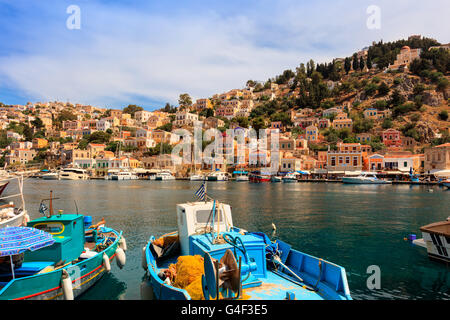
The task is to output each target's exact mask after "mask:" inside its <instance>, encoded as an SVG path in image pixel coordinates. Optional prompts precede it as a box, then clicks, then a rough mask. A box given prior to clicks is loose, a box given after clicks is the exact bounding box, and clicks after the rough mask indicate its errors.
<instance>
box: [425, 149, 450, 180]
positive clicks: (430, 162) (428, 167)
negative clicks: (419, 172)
mask: <svg viewBox="0 0 450 320" xmlns="http://www.w3.org/2000/svg"><path fill="white" fill-rule="evenodd" d="M424 167H425V168H424V169H425V173H431V174H435V173H442V174H445V173H446V172H447V173H448V176H449V177H450V143H445V144H441V145H438V146H435V147H432V148H427V149H425V164H424Z"/></svg>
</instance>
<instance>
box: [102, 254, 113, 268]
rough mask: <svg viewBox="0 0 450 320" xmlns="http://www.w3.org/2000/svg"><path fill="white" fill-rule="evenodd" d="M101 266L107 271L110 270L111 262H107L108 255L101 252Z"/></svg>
mask: <svg viewBox="0 0 450 320" xmlns="http://www.w3.org/2000/svg"><path fill="white" fill-rule="evenodd" d="M103 266H104V267H105V270H106V271H107V272H110V271H111V263H110V262H109V257H108V255H107V254H106V253H104V254H103Z"/></svg>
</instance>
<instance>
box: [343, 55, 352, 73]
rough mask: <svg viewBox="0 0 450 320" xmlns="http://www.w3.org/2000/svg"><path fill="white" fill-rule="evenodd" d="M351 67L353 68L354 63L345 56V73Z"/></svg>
mask: <svg viewBox="0 0 450 320" xmlns="http://www.w3.org/2000/svg"><path fill="white" fill-rule="evenodd" d="M351 69H352V63H351V60H350V58H348V57H347V58H345V61H344V70H345V73H346V74H348V73H349V72H350V70H351Z"/></svg>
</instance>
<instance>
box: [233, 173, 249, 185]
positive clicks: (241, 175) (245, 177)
mask: <svg viewBox="0 0 450 320" xmlns="http://www.w3.org/2000/svg"><path fill="white" fill-rule="evenodd" d="M233 174H235V175H236V182H245V181H249V180H250V178H249V177H248V172H247V171H234V172H233Z"/></svg>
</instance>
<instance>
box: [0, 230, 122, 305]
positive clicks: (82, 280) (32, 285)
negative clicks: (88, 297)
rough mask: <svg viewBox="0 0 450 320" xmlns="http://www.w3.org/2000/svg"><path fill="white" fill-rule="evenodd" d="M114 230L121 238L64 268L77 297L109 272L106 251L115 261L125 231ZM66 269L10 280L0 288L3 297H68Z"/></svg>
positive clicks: (56, 298)
mask: <svg viewBox="0 0 450 320" xmlns="http://www.w3.org/2000/svg"><path fill="white" fill-rule="evenodd" d="M114 233H116V235H117V238H116V240H115V241H114V243H113V244H111V245H110V246H109V247H108V248H106V249H105V250H103V251H101V252H99V253H98V254H97V255H95V256H94V257H92V258H89V259H86V260H83V261H81V262H79V263H77V264H75V265H70V266H68V267H66V268H64V269H65V270H66V271H67V273H68V274H69V276H70V278H71V279H72V286H73V295H74V298H77V297H79V296H80V295H82V294H83V293H84V292H86V291H87V290H88V289H89V288H91V287H92V286H93V285H94V284H95V283H96V282H97V281H98V280H100V279H101V278H102V276H103V275H104V274H105V272H106V269H105V267H104V262H103V254H104V253H105V254H106V255H107V256H108V257H109V260H110V261H111V262H112V261H113V260H114V258H115V252H116V249H117V247H118V245H119V240H120V237H121V236H122V233H117V232H115V231H114ZM62 272H63V269H59V270H55V271H51V272H47V273H42V274H36V275H33V276H29V277H24V278H17V279H15V280H14V281H10V282H9V283H8V284H7V285H6V286H5V287H3V288H1V287H0V300H65V297H64V293H63V290H62V286H61V277H62Z"/></svg>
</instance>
